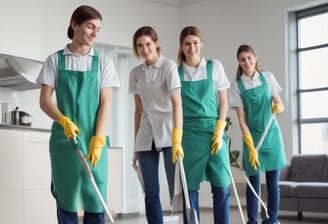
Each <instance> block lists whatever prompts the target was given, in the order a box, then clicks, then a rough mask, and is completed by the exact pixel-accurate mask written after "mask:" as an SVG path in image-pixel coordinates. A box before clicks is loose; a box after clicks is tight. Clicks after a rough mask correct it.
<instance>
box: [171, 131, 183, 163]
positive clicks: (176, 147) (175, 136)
mask: <svg viewBox="0 0 328 224" xmlns="http://www.w3.org/2000/svg"><path fill="white" fill-rule="evenodd" d="M181 140H182V128H173V129H172V162H173V163H176V161H177V160H178V155H180V156H181V158H183V156H184V153H183V149H182V146H181Z"/></svg>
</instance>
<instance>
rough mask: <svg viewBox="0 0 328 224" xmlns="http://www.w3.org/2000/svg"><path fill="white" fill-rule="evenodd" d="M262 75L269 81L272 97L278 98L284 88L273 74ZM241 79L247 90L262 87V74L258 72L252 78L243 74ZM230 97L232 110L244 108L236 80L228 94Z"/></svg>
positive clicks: (263, 73)
mask: <svg viewBox="0 0 328 224" xmlns="http://www.w3.org/2000/svg"><path fill="white" fill-rule="evenodd" d="M261 74H262V75H263V76H264V78H265V80H266V81H267V84H268V86H269V90H270V93H271V96H272V97H273V96H277V95H278V94H279V93H280V92H281V91H282V88H281V86H280V85H279V83H278V82H277V80H276V79H275V77H274V76H273V74H272V73H271V72H261ZM240 79H241V81H242V83H243V84H244V86H245V88H246V89H252V88H255V87H257V86H260V85H262V82H261V79H260V74H259V73H258V72H255V74H254V76H253V77H252V78H251V77H248V76H246V75H245V74H242V75H241V76H240ZM228 96H229V103H230V107H231V108H232V109H235V108H236V107H242V108H243V107H244V104H243V101H242V99H241V96H240V90H239V88H238V84H237V80H234V81H233V82H232V83H231V88H230V90H229V92H228Z"/></svg>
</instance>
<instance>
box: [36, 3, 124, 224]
mask: <svg viewBox="0 0 328 224" xmlns="http://www.w3.org/2000/svg"><path fill="white" fill-rule="evenodd" d="M101 20H102V17H101V15H100V13H99V12H98V11H97V10H96V9H94V8H92V7H89V6H80V7H78V8H77V9H76V10H75V11H74V13H73V14H72V18H71V22H70V25H69V28H68V37H69V38H70V39H71V40H72V42H71V43H70V44H68V45H66V47H65V48H64V49H63V50H59V51H58V52H56V53H53V54H52V55H50V56H49V57H48V58H47V60H46V61H45V63H44V65H43V68H42V70H41V71H40V74H39V76H38V79H37V82H38V83H40V84H42V87H41V95H40V106H41V109H42V110H43V111H44V112H45V113H46V114H47V115H48V116H49V117H50V118H52V119H53V120H54V121H55V122H53V125H52V128H51V137H50V160H51V192H52V194H53V196H54V198H55V199H56V203H57V217H58V223H60V224H73V223H74V224H77V223H78V217H77V211H78V210H80V209H81V210H84V221H83V223H84V224H87V223H90V224H91V223H105V221H104V211H103V208H102V206H101V203H100V202H99V199H98V197H97V195H96V193H95V192H94V189H93V188H92V185H91V183H90V181H89V178H88V176H87V174H86V172H85V170H84V168H83V166H82V163H81V162H80V160H79V158H78V156H77V155H76V152H75V150H74V148H73V146H72V144H71V142H70V141H69V140H70V139H71V138H75V137H76V136H77V135H78V136H77V140H78V142H79V145H80V146H81V149H82V152H83V154H84V155H85V156H86V159H87V160H90V165H91V170H92V173H93V175H94V178H95V181H96V183H97V185H98V188H99V191H100V192H101V194H102V196H103V198H104V199H106V190H107V175H108V155H107V149H108V147H109V137H108V136H106V131H107V130H106V129H107V123H108V119H109V117H108V115H109V108H110V103H111V98H112V88H113V87H119V83H118V78H117V74H116V69H115V67H114V64H113V63H112V61H111V60H110V59H109V58H107V57H105V56H103V55H99V54H98V52H97V51H95V50H94V49H93V48H92V44H93V41H94V39H95V38H96V36H97V33H98V31H99V28H100V25H101ZM54 90H56V101H57V102H56V104H55V103H53V102H52V99H51V98H52V94H53V92H54Z"/></svg>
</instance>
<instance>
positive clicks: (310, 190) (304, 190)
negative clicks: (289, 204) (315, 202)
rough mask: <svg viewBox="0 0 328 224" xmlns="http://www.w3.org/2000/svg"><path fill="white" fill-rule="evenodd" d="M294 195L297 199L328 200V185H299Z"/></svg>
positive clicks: (322, 183) (321, 183) (320, 183)
mask: <svg viewBox="0 0 328 224" xmlns="http://www.w3.org/2000/svg"><path fill="white" fill-rule="evenodd" d="M293 193H294V194H295V195H296V197H297V198H328V183H324V182H306V183H297V184H296V186H295V188H294V190H293Z"/></svg>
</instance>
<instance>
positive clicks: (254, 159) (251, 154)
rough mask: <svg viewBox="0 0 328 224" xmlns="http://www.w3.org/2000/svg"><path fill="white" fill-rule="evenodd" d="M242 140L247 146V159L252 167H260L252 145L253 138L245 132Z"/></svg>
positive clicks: (256, 153)
mask: <svg viewBox="0 0 328 224" xmlns="http://www.w3.org/2000/svg"><path fill="white" fill-rule="evenodd" d="M243 140H244V142H245V143H246V146H247V148H248V154H249V159H248V161H249V163H250V164H251V166H252V167H253V169H255V170H257V169H258V168H260V162H259V155H258V152H257V150H256V148H255V147H254V143H253V138H252V136H251V134H250V133H248V134H245V135H244V136H243Z"/></svg>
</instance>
